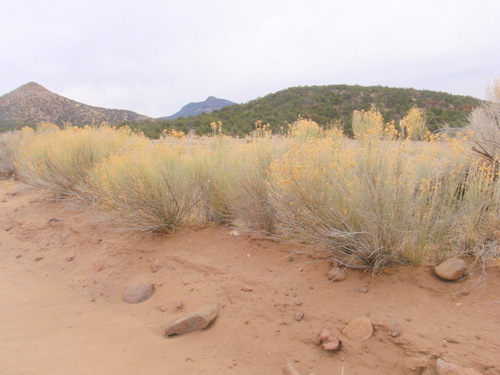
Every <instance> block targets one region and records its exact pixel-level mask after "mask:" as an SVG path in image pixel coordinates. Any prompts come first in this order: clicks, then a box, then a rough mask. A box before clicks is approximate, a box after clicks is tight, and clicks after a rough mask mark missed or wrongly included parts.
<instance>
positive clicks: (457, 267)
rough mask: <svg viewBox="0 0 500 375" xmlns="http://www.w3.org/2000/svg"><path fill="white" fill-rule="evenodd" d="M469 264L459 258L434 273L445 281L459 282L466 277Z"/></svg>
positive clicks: (451, 260) (442, 264) (442, 265)
mask: <svg viewBox="0 0 500 375" xmlns="http://www.w3.org/2000/svg"><path fill="white" fill-rule="evenodd" d="M466 270H467V264H466V263H465V262H464V261H463V260H462V259H458V258H450V259H447V260H445V261H444V262H443V263H441V264H440V265H438V266H436V267H435V268H434V272H435V273H436V275H438V276H439V277H440V278H442V279H444V280H449V281H453V280H458V279H461V278H462V277H464V276H465V271H466Z"/></svg>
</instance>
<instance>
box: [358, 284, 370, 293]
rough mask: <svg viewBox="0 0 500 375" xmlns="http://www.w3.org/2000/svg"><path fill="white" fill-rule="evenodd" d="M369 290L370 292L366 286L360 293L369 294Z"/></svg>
mask: <svg viewBox="0 0 500 375" xmlns="http://www.w3.org/2000/svg"><path fill="white" fill-rule="evenodd" d="M369 290H370V288H368V286H366V285H365V286H364V287H362V288H361V289H360V290H359V292H360V293H368V291H369Z"/></svg>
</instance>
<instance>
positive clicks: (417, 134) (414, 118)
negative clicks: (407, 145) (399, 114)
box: [401, 107, 428, 141]
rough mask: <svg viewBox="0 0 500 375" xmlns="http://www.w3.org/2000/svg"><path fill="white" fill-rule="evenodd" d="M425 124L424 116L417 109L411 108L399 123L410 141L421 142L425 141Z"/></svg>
mask: <svg viewBox="0 0 500 375" xmlns="http://www.w3.org/2000/svg"><path fill="white" fill-rule="evenodd" d="M425 123H426V119H425V114H424V113H423V111H422V110H420V109H418V108H417V107H413V108H411V109H410V110H409V111H408V113H407V114H406V116H405V117H403V120H402V121H401V125H402V127H403V129H404V132H405V136H406V137H407V138H409V139H411V140H412V141H423V140H424V139H425V135H426V134H427V132H428V129H427V126H426V125H425Z"/></svg>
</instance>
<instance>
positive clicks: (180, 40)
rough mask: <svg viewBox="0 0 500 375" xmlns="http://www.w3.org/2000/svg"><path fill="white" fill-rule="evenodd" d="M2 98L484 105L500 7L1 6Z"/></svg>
mask: <svg viewBox="0 0 500 375" xmlns="http://www.w3.org/2000/svg"><path fill="white" fill-rule="evenodd" d="M0 4H1V12H0V72H1V73H0V95H3V94H5V93H8V92H10V91H12V90H14V89H16V88H17V87H19V86H21V85H23V84H25V83H27V82H30V81H34V82H37V83H39V84H41V85H42V86H44V87H46V88H47V89H49V90H51V91H53V92H55V93H57V94H59V95H62V96H65V97H68V98H70V99H74V100H77V101H79V102H82V103H85V104H89V105H93V106H99V107H105V108H119V109H128V110H132V111H135V112H138V113H141V114H144V115H147V116H151V117H160V116H166V115H171V114H173V113H175V112H177V111H178V110H180V108H181V107H182V106H184V105H185V104H187V103H189V102H199V101H203V100H205V99H206V98H207V97H208V96H216V97H218V98H224V99H228V100H231V101H234V102H237V103H245V102H248V101H250V100H253V99H256V98H258V97H263V96H265V95H267V94H270V93H272V92H276V91H280V90H283V89H286V88H288V87H293V86H310V85H333V84H352V85H355V84H356V85H365V86H372V85H381V86H390V87H413V88H416V89H428V90H437V91H444V92H449V93H452V94H460V95H472V96H475V97H478V98H485V96H486V85H487V84H488V80H492V79H494V78H496V77H500V22H499V21H498V18H499V16H500V1H498V0H491V1H488V0H472V1H469V0H453V1H448V0H430V1H428V0H416V1H409V0H408V1H407V0H384V1H376V0H373V1H368V0H343V1H337V0H330V1H323V0H276V1H273V0H251V1H250V0H247V1H239V0H210V1H202V0H198V1H195V0H163V1H161V0H141V1H132V0H119V1H114V0H85V1H81V0H74V1H68V0H44V1H35V0H16V1H8V0H0Z"/></svg>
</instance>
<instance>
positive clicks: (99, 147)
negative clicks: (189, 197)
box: [16, 126, 147, 198]
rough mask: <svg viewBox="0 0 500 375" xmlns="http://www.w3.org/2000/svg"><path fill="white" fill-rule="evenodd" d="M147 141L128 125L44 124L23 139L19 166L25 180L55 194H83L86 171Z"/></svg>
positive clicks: (17, 164) (55, 195)
mask: <svg viewBox="0 0 500 375" xmlns="http://www.w3.org/2000/svg"><path fill="white" fill-rule="evenodd" d="M144 142H147V141H146V139H145V138H143V137H141V136H138V135H134V134H132V133H131V132H130V130H129V129H127V128H120V129H115V128H112V127H108V126H103V127H98V128H95V127H89V126H86V127H84V128H78V127H68V128H65V129H63V130H57V129H55V128H53V127H42V129H40V131H37V132H36V134H34V135H33V136H31V137H28V138H27V139H25V140H24V141H23V142H22V143H21V145H20V148H19V152H18V155H17V160H16V167H17V169H18V172H19V176H20V177H21V178H22V179H23V180H24V182H26V183H27V184H29V185H32V186H35V187H38V188H42V189H44V190H45V191H47V192H50V194H51V195H52V196H54V197H56V198H62V197H68V196H81V195H82V194H83V191H85V189H84V186H83V185H84V184H85V181H86V177H87V174H88V172H89V170H91V169H92V168H93V167H94V165H95V164H97V163H99V162H100V161H102V160H103V159H105V158H107V157H109V156H110V155H111V154H113V153H115V152H120V151H123V150H126V149H127V148H129V147H131V146H132V145H134V144H140V143H144Z"/></svg>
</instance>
